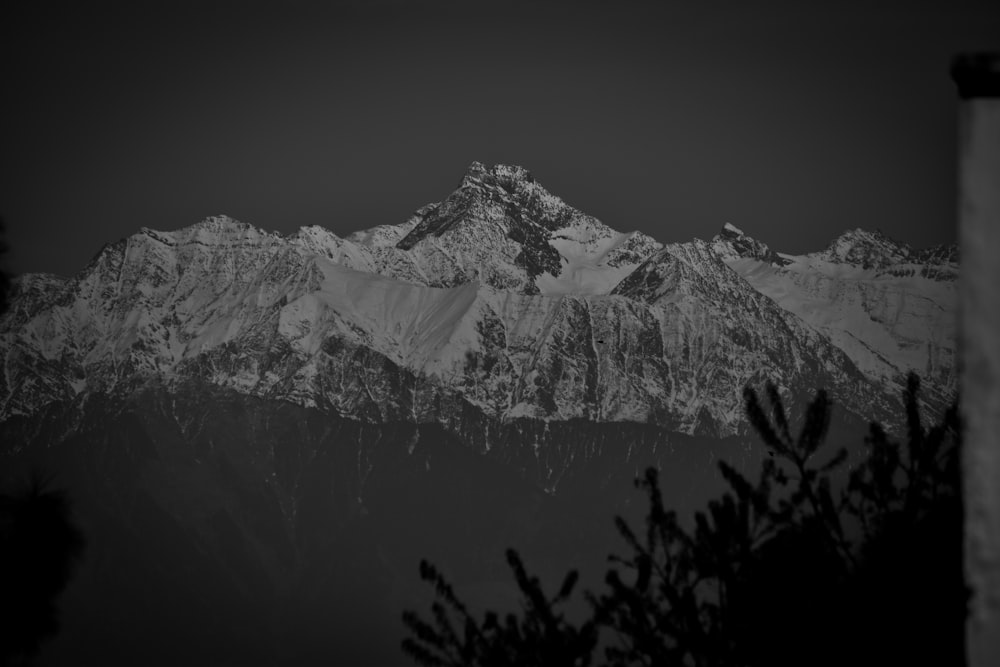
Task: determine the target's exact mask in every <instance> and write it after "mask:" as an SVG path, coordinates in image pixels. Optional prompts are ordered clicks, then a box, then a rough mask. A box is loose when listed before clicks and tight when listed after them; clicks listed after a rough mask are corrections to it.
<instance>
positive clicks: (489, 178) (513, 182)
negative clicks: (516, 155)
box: [459, 161, 535, 189]
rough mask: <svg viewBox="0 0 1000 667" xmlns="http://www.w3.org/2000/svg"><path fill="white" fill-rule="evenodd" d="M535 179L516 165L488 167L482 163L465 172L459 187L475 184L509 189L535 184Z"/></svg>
mask: <svg viewBox="0 0 1000 667" xmlns="http://www.w3.org/2000/svg"><path fill="white" fill-rule="evenodd" d="M534 182H535V177H534V176H532V175H531V172H530V171H528V170H527V169H525V168H524V167H522V166H520V165H516V164H495V165H493V166H492V167H487V166H486V165H485V164H483V163H482V162H478V161H476V162H473V163H472V164H470V165H469V167H468V169H466V170H465V176H464V177H463V178H462V183H461V185H460V186H459V187H463V186H465V185H474V184H487V185H500V186H504V187H507V188H509V189H515V188H517V187H518V186H521V185H523V184H528V183H534Z"/></svg>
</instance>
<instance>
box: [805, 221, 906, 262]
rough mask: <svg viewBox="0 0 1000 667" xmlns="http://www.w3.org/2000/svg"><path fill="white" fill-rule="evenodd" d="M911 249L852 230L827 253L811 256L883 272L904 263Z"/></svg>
mask: <svg viewBox="0 0 1000 667" xmlns="http://www.w3.org/2000/svg"><path fill="white" fill-rule="evenodd" d="M909 255H910V248H909V246H907V245H906V244H904V243H899V242H898V241H896V240H894V239H891V238H889V237H888V236H886V235H885V234H883V233H882V232H881V231H879V230H875V231H868V230H864V229H861V228H860V227H859V228H855V229H850V230H848V231H846V232H844V233H843V234H841V235H840V236H838V237H837V238H836V239H834V240H833V242H831V243H830V245H829V246H827V248H826V250H823V251H822V252H819V253H814V254H812V255H811V256H812V257H816V258H818V259H823V260H825V261H828V262H833V263H835V264H853V265H855V266H859V267H861V268H864V269H881V268H883V267H885V266H888V265H891V264H898V263H900V262H903V261H905V260H906V259H907V258H908V257H909Z"/></svg>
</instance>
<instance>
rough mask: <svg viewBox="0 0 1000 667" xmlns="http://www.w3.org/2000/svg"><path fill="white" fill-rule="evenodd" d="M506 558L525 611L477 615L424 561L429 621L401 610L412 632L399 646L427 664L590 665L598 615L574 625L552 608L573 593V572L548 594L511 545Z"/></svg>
mask: <svg viewBox="0 0 1000 667" xmlns="http://www.w3.org/2000/svg"><path fill="white" fill-rule="evenodd" d="M507 563H508V564H509V565H510V568H511V570H512V571H513V573H514V579H515V580H516V581H517V585H518V588H519V589H520V591H521V594H522V596H523V604H522V606H523V612H524V613H523V616H518V615H516V614H508V615H507V616H506V618H505V619H503V620H502V621H501V619H500V617H499V615H497V614H496V613H495V612H487V613H486V614H485V616H484V617H483V619H482V621H479V620H477V619H476V618H475V616H474V615H473V613H472V612H470V611H469V609H468V607H467V606H466V605H465V604H463V603H462V602H460V601H459V600H458V598H457V597H456V596H455V592H454V590H453V588H452V586H451V584H449V583H448V582H447V580H446V579H445V578H444V576H443V575H442V574H441V573H440V572H439V571H438V570H437V569H436V568H435V567H434V566H433V565H431V564H429V563H427V562H426V561H422V562H421V563H420V576H421V578H422V579H424V580H425V581H427V582H429V583H431V584H433V585H434V589H435V592H436V594H437V598H438V600H437V601H435V602H434V603H433V605H432V606H431V613H432V616H433V618H432V619H431V620H430V621H425V620H423V619H421V618H420V617H419V616H417V614H415V613H413V612H409V611H408V612H405V613H404V614H403V621H404V622H405V623H406V625H407V627H408V628H409V629H410V631H411V632H412V633H413V635H414V638H409V639H406V640H404V641H403V650H404V651H406V652H407V653H408V654H409V655H410V656H411V657H413V658H414V659H415V660H417V661H418V662H419V663H420V664H421V665H425V666H426V667H437V666H442V667H443V666H448V667H466V666H468V665H482V666H483V667H487V666H489V667H507V666H510V665H524V666H525V667H533V666H537V667H562V666H565V667H586V666H587V665H590V664H591V663H590V661H591V656H592V654H593V649H594V645H595V644H596V642H597V628H596V621H595V620H591V621H588V622H586V623H584V624H583V625H582V626H581V627H580V628H577V627H575V626H574V625H572V624H570V623H568V622H567V621H566V620H565V619H564V617H563V615H562V614H561V613H558V612H557V610H556V608H557V607H558V606H559V605H560V604H562V603H563V602H565V601H566V600H567V599H568V598H569V597H570V595H571V594H572V592H573V588H574V587H575V586H576V582H577V572H576V571H571V572H570V573H569V574H568V575H566V578H565V579H564V580H563V583H562V586H560V588H559V591H558V592H557V593H556V594H555V595H554V596H552V597H551V598H550V597H547V596H546V595H545V593H544V591H543V590H542V586H541V582H540V581H539V580H538V578H537V577H532V576H529V575H528V573H527V571H526V570H525V569H524V564H523V563H522V562H521V559H520V557H519V556H518V555H517V552H515V551H514V550H513V549H508V550H507ZM456 622H457V623H456Z"/></svg>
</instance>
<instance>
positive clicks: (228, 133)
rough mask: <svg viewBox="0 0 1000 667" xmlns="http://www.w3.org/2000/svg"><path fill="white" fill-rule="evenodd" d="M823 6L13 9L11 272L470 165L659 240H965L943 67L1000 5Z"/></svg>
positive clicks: (391, 188) (410, 202)
mask: <svg viewBox="0 0 1000 667" xmlns="http://www.w3.org/2000/svg"><path fill="white" fill-rule="evenodd" d="M751 4H752V5H753V7H752V8H751V7H749V5H751ZM817 4H818V3H801V2H786V3H771V4H762V3H746V2H729V3H726V2H708V1H702V2H697V3H694V2H684V3H679V2H678V3H673V2H655V3H654V2H630V1H629V0H614V1H607V2H589V3H582V2H573V3H563V2H548V3H545V2H540V1H535V2H522V1H520V0H507V1H506V2H486V1H480V0H465V1H463V2H443V1H440V2H426V3H425V2H416V1H411V2H402V1H398V0H397V1H386V0H382V1H371V0H369V1H366V2H339V3H338V2H326V3H313V4H306V3H295V2H288V1H284V2H274V3H270V4H251V3H248V2H178V1H177V0H172V1H171V2H141V3H136V2H128V3H108V2H96V1H95V2H72V3H53V2H44V3H43V2H34V1H31V2H24V1H8V2H7V3H5V4H4V5H3V9H0V26H2V27H0V49H2V61H0V67H2V81H3V93H4V94H3V98H2V105H0V115H2V123H0V170H2V173H0V214H2V215H3V217H4V219H5V220H6V222H7V226H8V233H7V239H8V242H9V243H10V245H11V246H12V252H11V254H10V256H9V268H11V269H12V270H14V271H15V272H18V271H52V272H56V273H61V274H72V273H74V272H76V271H78V270H79V269H80V268H82V267H83V266H84V265H85V264H86V262H87V261H88V260H89V259H90V258H91V257H92V256H93V255H94V253H95V252H97V250H98V249H99V248H100V247H101V245H102V244H103V243H104V242H106V241H114V240H116V239H118V238H121V237H123V236H127V235H129V234H131V233H134V232H135V231H137V230H138V228H139V227H140V226H147V227H152V228H156V229H176V228H178V227H183V226H186V225H189V224H191V223H194V222H197V221H198V220H200V219H201V218H203V217H205V216H207V215H212V214H217V213H227V214H229V215H232V216H234V217H237V218H239V219H241V220H244V221H246V222H250V223H253V224H255V225H257V226H259V227H264V228H266V229H276V230H280V231H282V232H289V231H293V230H294V229H296V228H297V227H299V226H301V225H309V224H320V225H324V226H326V227H329V228H330V229H332V230H334V231H335V232H337V233H339V234H345V233H347V232H350V231H352V230H355V229H360V228H365V227H370V226H373V225H376V224H385V223H398V222H402V221H404V220H405V219H406V218H407V217H408V216H409V214H410V213H411V212H412V211H413V210H414V209H416V208H417V207H419V206H421V205H423V204H425V203H427V202H430V201H439V200H440V199H442V198H444V197H445V196H446V195H447V194H448V193H449V192H450V191H451V190H452V189H454V187H455V186H457V184H458V182H459V181H460V179H461V177H462V174H463V173H464V170H465V168H466V166H467V165H468V164H469V162H471V161H473V160H480V161H482V162H486V163H489V164H492V163H495V162H509V163H515V164H521V165H523V166H525V167H527V168H528V169H530V170H531V171H532V172H533V173H534V174H535V176H536V177H537V178H538V180H539V181H540V182H541V183H542V184H544V185H545V186H546V187H547V188H548V189H549V190H550V191H552V192H553V193H555V194H557V195H559V196H561V197H563V199H565V200H566V201H567V202H568V203H570V204H572V205H574V206H576V207H577V208H580V209H582V210H584V211H586V212H588V213H591V214H593V215H595V216H597V217H598V218H600V219H601V220H603V221H604V222H605V223H607V224H609V225H611V226H612V227H614V228H616V229H619V230H621V231H627V230H632V229H640V230H643V231H645V232H647V233H649V234H651V235H653V236H655V237H656V238H658V239H660V240H663V241H682V240H688V239H690V238H692V237H701V238H710V237H711V236H712V235H713V234H714V233H715V232H716V231H717V230H718V228H719V227H721V225H722V224H723V223H724V222H727V221H728V222H732V223H734V224H736V225H738V226H740V227H742V228H743V229H744V230H745V231H747V232H748V233H750V234H752V235H754V236H756V237H758V238H760V239H762V240H764V241H766V242H768V243H770V244H771V245H772V246H775V247H776V248H777V249H779V250H784V251H788V252H801V251H807V250H816V249H820V248H821V247H823V246H825V244H826V243H827V242H828V241H829V240H830V239H832V238H833V237H835V236H836V235H837V234H839V233H840V232H841V231H843V230H844V229H847V228H852V227H857V226H860V227H865V228H876V227H877V228H880V229H882V231H884V232H885V233H887V234H889V235H890V236H894V237H896V238H898V239H900V240H902V241H906V242H908V243H911V244H912V245H915V246H924V245H929V244H933V243H941V242H952V241H954V239H955V222H954V216H955V204H954V200H955V188H954V182H955V117H956V116H955V114H956V104H957V103H956V100H955V94H954V88H953V85H952V83H951V81H950V79H949V77H948V66H949V63H950V60H951V57H952V55H953V54H955V53H956V52H959V51H964V50H979V49H986V48H992V49H996V48H997V46H998V44H1000V2H996V1H995V0H990V1H983V2H978V1H972V0H969V1H952V0H948V1H941V2H920V3H915V2H899V3H882V4H879V3H873V2H837V3H826V4H825V5H824V6H825V7H829V9H817V8H816V6H815V5H817ZM834 8H835V9H834Z"/></svg>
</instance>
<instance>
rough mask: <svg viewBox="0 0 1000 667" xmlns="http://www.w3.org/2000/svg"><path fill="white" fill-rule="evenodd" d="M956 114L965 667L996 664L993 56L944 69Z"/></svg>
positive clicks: (998, 455)
mask: <svg viewBox="0 0 1000 667" xmlns="http://www.w3.org/2000/svg"><path fill="white" fill-rule="evenodd" d="M952 77H953V79H954V80H955V83H956V84H957V86H958V94H959V98H960V100H961V101H960V110H959V146H958V150H959V183H958V185H959V252H960V256H961V269H960V274H959V276H960V277H959V281H960V283H959V284H960V286H961V289H960V293H961V299H960V302H959V303H960V313H961V315H960V327H959V328H960V339H959V340H960V343H959V369H960V371H959V372H960V379H959V385H960V392H961V414H962V422H963V426H964V433H963V442H964V451H963V454H962V473H963V486H964V494H965V516H966V518H965V572H966V580H967V582H968V584H969V586H970V587H971V588H972V600H971V601H970V608H969V619H968V622H967V625H966V648H967V655H968V659H969V665H971V666H972V667H987V666H988V665H1000V53H993V54H972V55H963V56H959V57H958V58H956V59H955V61H954V63H953V65H952Z"/></svg>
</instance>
